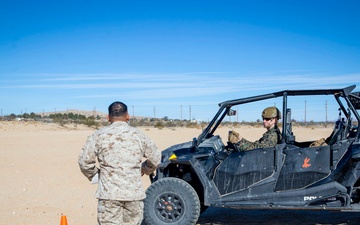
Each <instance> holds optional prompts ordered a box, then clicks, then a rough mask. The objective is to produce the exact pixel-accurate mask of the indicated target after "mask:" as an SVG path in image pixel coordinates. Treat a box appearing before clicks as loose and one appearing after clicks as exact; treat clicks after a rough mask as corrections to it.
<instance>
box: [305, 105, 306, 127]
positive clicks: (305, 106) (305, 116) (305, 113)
mask: <svg viewBox="0 0 360 225" xmlns="http://www.w3.org/2000/svg"><path fill="white" fill-rule="evenodd" d="M305 123H306V100H305Z"/></svg>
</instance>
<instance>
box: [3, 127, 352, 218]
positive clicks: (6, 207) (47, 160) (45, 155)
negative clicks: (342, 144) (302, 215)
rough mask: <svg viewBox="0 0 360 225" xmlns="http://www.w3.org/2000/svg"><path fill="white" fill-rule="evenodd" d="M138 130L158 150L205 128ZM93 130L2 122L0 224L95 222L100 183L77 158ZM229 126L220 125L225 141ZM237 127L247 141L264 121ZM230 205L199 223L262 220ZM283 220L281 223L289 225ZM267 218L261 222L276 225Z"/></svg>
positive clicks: (310, 135) (322, 131) (310, 134)
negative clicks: (88, 175) (87, 175)
mask: <svg viewBox="0 0 360 225" xmlns="http://www.w3.org/2000/svg"><path fill="white" fill-rule="evenodd" d="M138 129H140V130H142V131H143V132H144V133H145V134H147V135H148V136H149V137H151V138H152V139H153V140H154V141H155V143H156V144H157V146H158V148H159V150H163V149H165V148H167V147H169V146H171V145H174V144H177V143H181V142H185V141H190V140H192V138H193V137H197V136H198V135H199V134H200V133H201V129H196V128H164V129H161V130H159V129H157V128H153V127H140V128H138ZM94 130H95V129H93V128H89V127H85V126H80V125H78V126H75V125H66V126H60V125H57V124H50V123H49V124H45V123H40V122H24V121H20V122H19V121H12V122H4V121H0V137H1V138H0V171H1V173H0V181H1V185H0V218H1V220H0V225H40V224H41V225H46V224H49V225H50V224H51V225H53V224H59V222H60V218H61V215H66V216H67V221H68V224H69V225H91V224H94V225H95V224H97V222H96V205H97V200H96V199H95V197H94V194H95V189H96V185H92V184H90V182H89V181H88V180H87V179H86V178H85V177H84V176H83V175H82V174H81V172H80V170H79V167H78V163H77V159H78V155H79V153H80V149H81V148H82V146H83V144H84V142H85V140H86V138H87V136H88V135H90V134H92V133H93V132H94ZM228 130H229V128H225V127H222V128H219V134H220V135H221V137H222V138H223V140H224V141H226V139H227V132H228ZM236 130H237V131H239V132H240V133H241V134H243V136H244V137H245V138H247V139H249V140H255V139H257V138H259V137H260V136H261V135H262V133H263V132H264V128H262V127H260V126H259V127H258V128H254V127H242V128H236ZM331 130H332V128H317V129H313V128H311V127H310V128H294V132H295V135H296V137H297V140H299V141H301V140H307V139H309V140H316V139H318V138H321V137H326V136H327V135H329V134H330V133H331ZM149 184H150V182H149V179H148V177H146V176H144V177H143V186H144V189H145V188H147V187H148V185H149ZM226 210H227V209H219V210H218V209H214V208H210V209H209V210H208V212H205V213H204V214H203V215H202V216H201V217H200V219H199V223H198V224H203V225H205V224H262V223H261V222H260V221H259V218H258V216H256V215H254V213H255V212H256V211H252V212H248V213H246V214H244V211H243V212H235V211H233V210H228V211H226ZM224 213H227V214H224ZM241 213H242V214H241ZM258 213H259V214H260V215H262V216H263V217H264V218H265V219H264V220H269V219H270V220H271V219H274V218H273V217H269V215H268V213H269V212H258ZM261 213H262V214H261ZM224 215H227V216H226V217H225V216H224ZM251 215H252V217H251V218H253V219H254V220H253V221H251V218H250V216H251ZM280 215H281V214H280ZM310 215H311V214H310ZM283 216H284V215H283ZM240 218H242V219H241V220H240ZM276 218H278V217H276ZM292 218H293V217H292ZM238 219H239V220H238ZM243 219H246V223H245V221H243ZM289 219H290V218H288V220H289ZM274 220H275V219H274ZM240 221H242V222H241V223H240ZM279 221H280V222H279ZM279 221H278V222H277V224H288V223H286V222H284V223H282V220H279ZM263 222H264V221H263ZM267 222H268V223H263V224H273V223H271V221H270V223H269V221H267ZM274 222H275V221H274ZM345 222H346V221H345ZM290 224H291V223H290ZM314 224H315V223H314ZM328 224H331V222H330V223H328Z"/></svg>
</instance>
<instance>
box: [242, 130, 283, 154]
mask: <svg viewBox="0 0 360 225" xmlns="http://www.w3.org/2000/svg"><path fill="white" fill-rule="evenodd" d="M280 139H281V135H280V131H279V129H278V128H277V127H273V128H271V129H270V130H268V131H266V132H265V133H264V134H263V136H262V137H261V138H260V139H259V140H257V141H255V142H251V141H248V140H246V139H244V138H243V139H242V140H241V141H240V142H238V146H239V149H240V150H241V151H247V150H250V149H254V148H266V147H272V146H275V145H276V144H277V143H278V142H279V141H280Z"/></svg>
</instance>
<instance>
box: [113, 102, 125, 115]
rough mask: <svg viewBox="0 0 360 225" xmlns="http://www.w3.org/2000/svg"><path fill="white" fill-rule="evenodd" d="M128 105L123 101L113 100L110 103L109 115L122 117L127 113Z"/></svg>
mask: <svg viewBox="0 0 360 225" xmlns="http://www.w3.org/2000/svg"><path fill="white" fill-rule="evenodd" d="M127 112H128V111H127V106H126V105H125V104H124V103H122V102H113V103H111V105H109V116H110V117H120V116H124V115H126V114H127Z"/></svg>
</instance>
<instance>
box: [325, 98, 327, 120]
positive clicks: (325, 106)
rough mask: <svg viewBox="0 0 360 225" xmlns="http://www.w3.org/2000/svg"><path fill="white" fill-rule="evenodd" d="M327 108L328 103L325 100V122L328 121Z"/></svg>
mask: <svg viewBox="0 0 360 225" xmlns="http://www.w3.org/2000/svg"><path fill="white" fill-rule="evenodd" d="M327 110H328V104H327V101H325V123H327V121H328V115H327V113H328V112H327Z"/></svg>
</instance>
